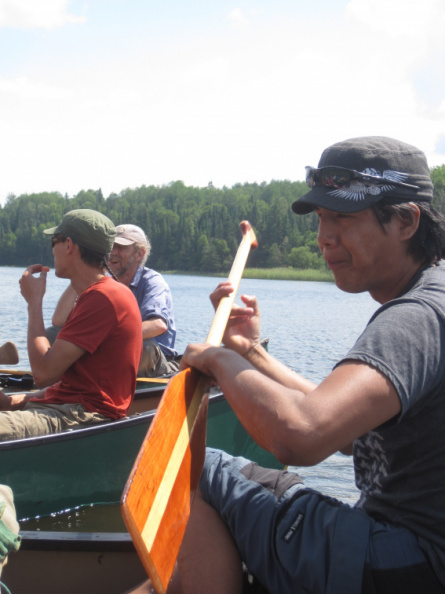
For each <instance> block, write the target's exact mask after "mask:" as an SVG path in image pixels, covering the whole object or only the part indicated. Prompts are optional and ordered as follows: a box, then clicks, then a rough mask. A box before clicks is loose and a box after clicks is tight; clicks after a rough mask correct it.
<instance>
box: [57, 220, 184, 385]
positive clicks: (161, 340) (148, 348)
mask: <svg viewBox="0 0 445 594" xmlns="http://www.w3.org/2000/svg"><path fill="white" fill-rule="evenodd" d="M150 251H151V244H150V242H149V240H148V239H147V236H146V235H145V233H144V231H143V230H142V229H141V228H140V227H137V226H136V225H130V224H127V225H118V226H117V227H116V237H115V239H114V246H113V249H112V250H111V254H110V270H111V271H112V273H113V274H114V275H115V276H116V278H117V279H118V281H119V282H121V283H123V284H124V285H126V286H127V287H129V288H130V290H131V291H132V293H133V295H134V296H135V297H136V300H137V302H138V306H139V311H140V312H141V317H142V338H143V349H142V356H141V361H140V364H139V369H138V376H139V377H159V376H162V375H170V374H172V373H175V372H176V371H178V368H179V359H180V357H179V356H178V353H177V352H176V350H175V338H176V326H175V320H174V315H173V303H172V296H171V292H170V288H169V286H168V285H167V283H166V281H165V279H164V278H163V277H162V275H161V274H159V272H156V271H155V270H153V269H152V268H147V267H146V266H145V262H146V261H147V258H148V256H149V255H150ZM76 298H77V295H76V293H75V291H74V290H73V288H72V286H71V285H69V286H68V287H67V289H66V290H65V291H64V293H63V294H62V295H61V297H60V299H59V302H58V303H57V307H56V309H55V311H54V314H53V317H52V322H53V326H51V327H49V328H47V329H46V334H47V337H48V339H49V340H50V342H51V341H52V340H54V339H55V337H56V335H57V333H58V332H59V330H60V327H62V326H63V325H64V323H65V321H66V318H67V316H68V314H69V312H70V311H71V309H72V307H73V305H74V303H75V300H76Z"/></svg>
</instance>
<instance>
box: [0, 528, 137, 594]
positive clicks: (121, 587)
mask: <svg viewBox="0 0 445 594" xmlns="http://www.w3.org/2000/svg"><path fill="white" fill-rule="evenodd" d="M21 534H22V546H21V548H20V551H19V552H18V553H13V554H10V555H9V558H8V563H7V564H6V566H5V568H4V569H3V573H2V581H3V582H4V583H5V584H6V585H7V586H8V588H9V589H10V590H11V592H13V593H14V594H29V593H30V592H45V594H60V593H61V592H63V593H64V594H78V593H79V592H82V594H97V593H100V592H106V593H107V594H122V593H123V592H127V591H128V590H129V589H132V588H134V587H136V586H137V585H138V584H140V583H141V582H143V581H144V580H146V579H147V574H146V572H145V570H144V568H143V566H142V563H141V562H140V560H139V557H138V555H137V553H136V551H135V549H134V546H133V543H132V541H131V538H130V536H129V535H128V534H126V533H108V534H107V533H91V532H61V533H55V532H44V533H41V532H32V531H29V532H22V533H21Z"/></svg>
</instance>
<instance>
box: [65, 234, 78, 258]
mask: <svg viewBox="0 0 445 594" xmlns="http://www.w3.org/2000/svg"><path fill="white" fill-rule="evenodd" d="M65 249H66V253H67V254H71V253H73V252H74V250H75V249H79V246H78V245H77V243H74V241H73V240H72V239H71V237H67V238H66V241H65Z"/></svg>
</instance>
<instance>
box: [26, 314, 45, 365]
mask: <svg viewBox="0 0 445 594" xmlns="http://www.w3.org/2000/svg"><path fill="white" fill-rule="evenodd" d="M49 348H50V344H49V342H48V339H47V338H46V335H45V324H44V321H43V313H42V304H41V303H38V304H30V305H29V306H28V357H29V362H30V363H31V369H32V370H33V371H34V368H35V367H37V366H38V365H39V364H40V363H41V361H42V358H43V357H44V356H45V355H46V353H47V351H48V349H49Z"/></svg>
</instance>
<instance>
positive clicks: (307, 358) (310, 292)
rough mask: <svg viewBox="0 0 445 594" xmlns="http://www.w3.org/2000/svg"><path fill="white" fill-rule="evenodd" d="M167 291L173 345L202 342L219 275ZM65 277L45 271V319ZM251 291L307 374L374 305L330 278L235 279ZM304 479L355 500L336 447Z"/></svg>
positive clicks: (317, 373) (6, 327)
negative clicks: (173, 322) (321, 280)
mask: <svg viewBox="0 0 445 594" xmlns="http://www.w3.org/2000/svg"><path fill="white" fill-rule="evenodd" d="M22 273H23V269H22V268H12V267H11V268H9V267H0V282H1V292H0V320H1V324H0V344H3V343H4V342H6V341H7V340H12V341H13V342H15V343H16V345H17V348H18V350H19V355H20V363H19V365H17V366H16V368H17V369H29V361H28V357H27V349H26V332H27V308H26V302H25V300H24V299H23V298H22V296H21V294H20V289H19V283H18V281H19V279H20V276H21V275H22ZM165 278H166V280H167V282H168V283H169V285H170V289H171V292H172V297H173V305H174V310H175V318H176V325H177V349H178V351H179V352H183V350H184V349H185V347H186V346H187V344H188V343H190V342H204V341H205V339H206V336H207V332H208V330H209V328H210V324H211V321H212V319H213V309H212V307H211V304H210V300H209V297H208V296H209V293H210V292H211V291H212V290H213V289H214V287H215V286H216V284H217V283H218V282H219V281H218V279H215V278H211V277H195V276H179V275H165ZM66 285H67V281H66V280H63V279H58V278H56V277H55V275H54V271H53V270H51V271H50V272H49V273H48V281H47V292H46V295H45V298H44V312H43V313H44V319H45V323H46V324H47V325H49V324H50V323H51V316H52V312H53V310H54V307H55V305H56V303H57V300H58V298H59V296H60V294H61V293H62V291H63V289H64V288H65V287H66ZM241 293H246V294H251V295H256V296H257V298H258V301H259V304H260V310H261V320H262V337H263V338H266V337H268V338H269V339H270V342H269V352H270V353H271V354H272V355H274V356H275V357H277V358H278V359H280V360H281V361H282V362H283V363H285V364H286V365H288V366H290V367H292V368H293V369H295V371H297V372H298V373H301V374H303V375H304V376H305V377H307V378H308V379H310V380H312V381H314V382H319V381H321V380H322V379H323V378H324V377H325V376H326V375H327V374H328V373H329V372H330V370H331V369H332V367H333V365H334V364H335V362H336V361H338V359H340V358H341V357H342V356H343V355H344V354H345V353H346V352H347V351H348V349H349V348H350V346H352V344H353V343H354V342H355V340H356V338H357V337H358V336H359V334H360V333H361V332H362V330H363V328H364V327H365V325H366V323H367V321H368V319H369V318H370V316H371V314H372V313H373V312H374V311H375V310H376V309H377V307H378V304H377V303H376V302H375V301H373V300H372V299H371V297H369V295H367V294H360V295H349V294H347V293H343V292H341V291H340V290H339V289H337V288H336V287H335V285H334V284H333V283H315V282H295V281H274V280H251V279H246V280H244V279H243V280H242V281H241V285H240V290H239V294H241ZM298 472H299V474H300V475H301V476H302V477H303V478H304V479H305V482H306V484H307V485H308V486H311V487H313V488H315V489H319V490H321V491H322V492H324V493H326V494H329V495H332V496H334V497H338V498H340V499H342V500H344V501H347V502H350V503H352V502H354V501H355V500H356V499H357V493H358V492H357V490H356V488H355V484H354V472H353V468H352V463H351V459H350V457H347V456H343V455H342V454H335V455H333V456H331V457H330V458H328V459H327V460H325V461H324V462H322V463H321V464H318V465H317V466H315V467H312V468H300V469H298Z"/></svg>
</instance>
